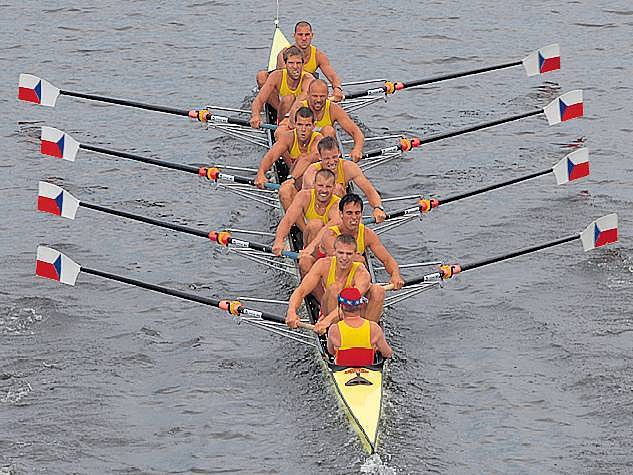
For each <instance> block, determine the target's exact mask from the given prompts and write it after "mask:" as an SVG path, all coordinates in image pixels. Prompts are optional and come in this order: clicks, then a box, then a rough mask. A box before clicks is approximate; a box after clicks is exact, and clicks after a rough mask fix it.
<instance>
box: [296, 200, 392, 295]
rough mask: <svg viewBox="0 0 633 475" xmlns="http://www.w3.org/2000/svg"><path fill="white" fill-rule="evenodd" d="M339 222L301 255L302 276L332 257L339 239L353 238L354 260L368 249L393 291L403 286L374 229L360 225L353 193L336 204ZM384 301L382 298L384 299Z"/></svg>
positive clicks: (359, 209)
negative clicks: (317, 261)
mask: <svg viewBox="0 0 633 475" xmlns="http://www.w3.org/2000/svg"><path fill="white" fill-rule="evenodd" d="M338 209H339V213H340V216H339V221H338V223H337V224H334V225H329V226H325V227H323V229H321V231H319V234H318V235H317V236H316V237H315V238H314V240H313V241H312V242H311V243H310V244H309V245H308V246H306V247H305V248H304V249H303V250H301V252H300V258H299V267H300V269H301V273H302V274H307V273H308V272H309V270H310V268H311V267H312V266H313V265H314V263H315V261H316V260H317V259H319V258H322V257H325V256H333V255H334V242H335V241H336V239H337V238H338V237H339V236H340V235H341V234H344V235H349V236H353V237H354V238H355V239H356V253H357V259H358V260H362V259H364V258H363V254H364V253H365V251H366V250H367V249H369V250H370V251H371V252H372V254H373V255H374V256H376V258H377V259H378V260H379V261H380V262H382V265H383V266H384V268H385V270H386V271H387V273H388V274H389V276H390V282H391V283H392V284H393V288H394V290H399V289H401V288H402V286H403V285H404V279H403V278H402V275H400V267H399V266H398V263H397V262H396V260H395V259H394V258H393V256H392V255H391V254H390V253H389V251H387V249H386V248H385V246H384V244H383V243H382V241H381V240H380V238H379V237H378V235H377V234H376V232H375V231H374V230H373V229H370V228H369V227H367V226H365V225H364V224H363V200H362V199H361V197H360V196H358V195H357V194H355V193H348V194H347V195H345V196H343V198H341V201H339V204H338ZM383 299H384V297H383Z"/></svg>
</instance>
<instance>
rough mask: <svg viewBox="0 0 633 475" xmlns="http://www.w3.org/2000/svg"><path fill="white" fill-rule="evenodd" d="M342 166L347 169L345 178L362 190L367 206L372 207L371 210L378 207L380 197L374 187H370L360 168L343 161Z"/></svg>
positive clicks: (380, 202) (380, 201)
mask: <svg viewBox="0 0 633 475" xmlns="http://www.w3.org/2000/svg"><path fill="white" fill-rule="evenodd" d="M343 166H345V167H348V170H349V173H347V176H348V177H349V179H350V180H352V181H354V183H356V185H358V187H359V188H360V189H361V190H363V193H365V196H366V197H367V201H369V204H370V205H371V206H372V208H375V207H376V206H380V205H381V204H382V200H381V199H380V195H379V194H378V192H377V191H376V188H374V185H372V184H371V182H370V181H369V180H368V179H367V177H366V176H365V174H364V173H363V171H362V170H361V169H360V167H359V166H358V165H357V164H355V163H353V162H349V161H345V162H344V165H343Z"/></svg>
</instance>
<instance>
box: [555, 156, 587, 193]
mask: <svg viewBox="0 0 633 475" xmlns="http://www.w3.org/2000/svg"><path fill="white" fill-rule="evenodd" d="M552 170H553V171H554V175H555V176H556V183H557V184H559V185H563V184H565V183H569V182H570V181H574V180H578V179H580V178H584V177H586V176H589V149H587V148H581V149H580V150H576V151H575V152H571V153H569V154H567V155H565V156H564V157H563V158H562V159H561V160H560V161H559V162H558V163H557V164H556V165H554V167H553V168H552Z"/></svg>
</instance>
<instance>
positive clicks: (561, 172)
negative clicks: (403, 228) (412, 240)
mask: <svg viewBox="0 0 633 475" xmlns="http://www.w3.org/2000/svg"><path fill="white" fill-rule="evenodd" d="M550 173H553V174H554V175H555V176H556V184H557V185H563V184H565V183H569V182H570V181H575V180H578V179H580V178H583V177H586V176H588V175H589V150H588V149H586V148H581V149H579V150H576V151H574V152H571V153H569V154H567V155H565V157H563V158H562V159H561V160H559V161H558V163H556V165H554V166H553V167H551V168H546V169H545V170H541V171H538V172H534V173H530V174H527V175H523V176H520V177H517V178H512V179H511V180H506V181H502V182H499V183H495V184H493V185H488V186H485V187H483V188H478V189H476V190H471V191H467V192H465V193H458V194H455V195H452V196H448V197H446V198H420V199H419V201H418V206H415V207H409V208H404V209H401V210H399V211H394V212H392V213H388V214H387V218H386V219H392V218H398V217H400V216H405V215H411V214H417V213H428V212H429V211H431V210H432V209H433V208H437V207H438V206H440V205H442V204H447V203H452V202H455V201H459V200H463V199H465V198H470V197H471V196H476V195H480V194H482V193H487V192H488V191H492V190H498V189H499V188H503V187H506V186H510V185H514V184H516V183H521V182H524V181H527V180H532V179H533V178H537V177H540V176H543V175H549V174H550ZM363 222H364V223H365V224H370V223H375V222H376V220H375V218H373V217H368V218H365V219H364V220H363Z"/></svg>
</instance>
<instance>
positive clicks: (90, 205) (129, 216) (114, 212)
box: [79, 201, 209, 238]
mask: <svg viewBox="0 0 633 475" xmlns="http://www.w3.org/2000/svg"><path fill="white" fill-rule="evenodd" d="M79 206H81V207H83V208H89V209H93V210H95V211H101V212H102V213H107V214H111V215H113V216H120V217H123V218H127V219H132V220H134V221H140V222H142V223H147V224H151V225H154V226H159V227H161V228H166V229H171V230H173V231H179V232H182V233H187V234H191V235H193V236H199V237H203V238H208V237H209V233H208V232H205V231H201V230H200V229H195V228H190V227H188V226H182V225H180V224H173V223H167V222H165V221H159V220H157V219H153V218H148V217H147V216H139V215H138V214H133V213H127V212H125V211H119V210H116V209H111V208H106V207H105V206H100V205H97V204H93V203H86V202H85V201H81V202H80V203H79Z"/></svg>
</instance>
